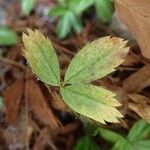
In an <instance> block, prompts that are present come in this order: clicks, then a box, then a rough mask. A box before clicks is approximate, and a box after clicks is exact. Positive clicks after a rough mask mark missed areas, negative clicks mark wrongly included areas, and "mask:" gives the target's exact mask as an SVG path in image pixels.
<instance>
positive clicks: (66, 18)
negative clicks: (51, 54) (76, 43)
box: [56, 11, 71, 39]
mask: <svg viewBox="0 0 150 150" xmlns="http://www.w3.org/2000/svg"><path fill="white" fill-rule="evenodd" d="M70 13H71V12H69V11H67V12H66V13H65V14H64V15H63V16H62V18H60V20H59V22H58V23H57V29H56V33H57V35H58V37H59V38H61V39H63V38H65V37H66V36H67V35H68V34H69V33H70V32H71V22H70Z"/></svg>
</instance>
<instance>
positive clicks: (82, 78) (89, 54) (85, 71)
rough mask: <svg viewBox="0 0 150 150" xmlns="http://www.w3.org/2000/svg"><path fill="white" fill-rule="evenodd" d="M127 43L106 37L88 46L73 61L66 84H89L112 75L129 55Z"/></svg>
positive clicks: (67, 73) (67, 74)
mask: <svg viewBox="0 0 150 150" xmlns="http://www.w3.org/2000/svg"><path fill="white" fill-rule="evenodd" d="M126 43H127V42H126V41H123V39H120V38H117V37H112V38H111V37H109V36H106V37H103V38H100V39H98V40H95V41H93V42H91V43H89V44H87V45H86V46H85V47H83V48H82V49H81V50H80V51H79V52H78V53H77V54H76V56H75V57H74V58H73V60H72V61H71V63H70V65H69V67H68V70H67V72H66V74H65V82H67V83H70V84H75V83H81V82H86V83H89V82H91V81H93V80H97V79H99V78H102V77H104V76H106V75H107V74H109V73H111V72H112V71H114V70H115V68H116V67H117V66H118V65H120V64H121V63H122V62H123V60H124V57H125V56H126V55H127V52H128V50H129V48H128V47H125V45H126Z"/></svg>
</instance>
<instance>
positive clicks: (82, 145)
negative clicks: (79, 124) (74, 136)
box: [74, 136, 100, 150]
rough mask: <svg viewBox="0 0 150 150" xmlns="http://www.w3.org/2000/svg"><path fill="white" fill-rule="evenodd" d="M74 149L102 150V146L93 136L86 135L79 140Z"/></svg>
mask: <svg viewBox="0 0 150 150" xmlns="http://www.w3.org/2000/svg"><path fill="white" fill-rule="evenodd" d="M74 150H100V147H99V146H98V145H97V144H96V143H95V142H94V140H93V139H92V138H91V137H88V136H85V137H82V138H80V139H79V140H78V141H77V144H76V145H75V149H74Z"/></svg>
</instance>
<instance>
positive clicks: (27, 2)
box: [21, 0, 36, 16]
mask: <svg viewBox="0 0 150 150" xmlns="http://www.w3.org/2000/svg"><path fill="white" fill-rule="evenodd" d="M35 2H36V0H21V10H22V13H23V15H25V16H27V15H29V14H30V12H31V11H32V9H33V8H34V6H35Z"/></svg>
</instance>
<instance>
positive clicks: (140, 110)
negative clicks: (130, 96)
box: [128, 103, 150, 122]
mask: <svg viewBox="0 0 150 150" xmlns="http://www.w3.org/2000/svg"><path fill="white" fill-rule="evenodd" d="M128 106H129V108H130V109H132V110H133V111H135V112H136V113H137V114H138V115H139V116H140V117H141V118H143V119H145V120H146V121H147V122H150V105H141V104H136V103H129V104H128Z"/></svg>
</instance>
